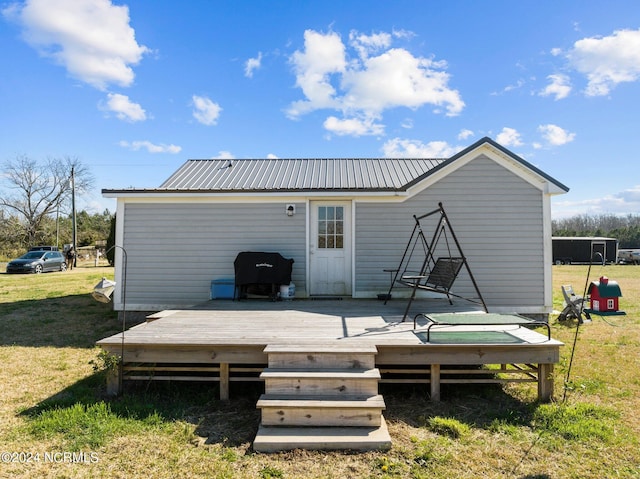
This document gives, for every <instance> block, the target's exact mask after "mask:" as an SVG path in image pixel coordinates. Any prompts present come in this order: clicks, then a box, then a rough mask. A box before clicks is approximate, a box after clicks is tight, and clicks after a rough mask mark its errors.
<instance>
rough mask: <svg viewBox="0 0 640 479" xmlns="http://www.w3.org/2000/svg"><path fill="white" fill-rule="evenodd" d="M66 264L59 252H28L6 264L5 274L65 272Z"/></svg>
mask: <svg viewBox="0 0 640 479" xmlns="http://www.w3.org/2000/svg"><path fill="white" fill-rule="evenodd" d="M66 269H67V263H66V262H65V259H64V256H63V255H62V253H61V252H60V251H46V250H39V251H29V252H28V253H25V254H23V255H22V256H20V257H19V258H17V259H14V260H13V261H10V262H9V263H8V264H7V273H43V272H45V271H65V270H66Z"/></svg>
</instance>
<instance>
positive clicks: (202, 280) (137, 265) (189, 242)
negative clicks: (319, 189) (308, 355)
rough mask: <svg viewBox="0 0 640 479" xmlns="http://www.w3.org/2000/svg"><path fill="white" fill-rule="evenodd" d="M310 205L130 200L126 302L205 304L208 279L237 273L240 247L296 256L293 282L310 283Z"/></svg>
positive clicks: (136, 306) (127, 208)
mask: <svg viewBox="0 0 640 479" xmlns="http://www.w3.org/2000/svg"><path fill="white" fill-rule="evenodd" d="M305 214H306V211H305V204H304V203H297V204H296V214H295V215H294V216H287V215H286V214H285V205H284V204H282V203H273V204H270V203H245V204H230V203H222V204H221V203H166V202H159V203H127V204H126V205H125V215H124V245H125V249H126V250H127V257H128V266H127V292H126V293H127V303H128V304H129V305H131V308H132V309H139V310H144V309H149V310H155V309H160V308H167V307H171V306H179V305H191V304H197V303H201V302H205V301H207V300H208V299H209V296H210V286H211V281H212V280H214V279H220V278H233V277H234V267H233V261H234V260H235V258H236V256H237V254H238V253H240V252H242V251H266V252H277V253H280V254H281V255H282V256H284V257H285V258H293V259H294V261H295V263H294V264H293V273H292V281H293V282H294V283H295V284H296V288H300V289H301V290H304V289H305V270H304V267H305V262H306V248H305V244H306V243H305Z"/></svg>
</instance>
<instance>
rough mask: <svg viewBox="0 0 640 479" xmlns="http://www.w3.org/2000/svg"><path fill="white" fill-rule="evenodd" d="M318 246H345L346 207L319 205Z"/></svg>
mask: <svg viewBox="0 0 640 479" xmlns="http://www.w3.org/2000/svg"><path fill="white" fill-rule="evenodd" d="M318 248H327V249H329V248H330V249H336V248H340V249H341V248H344V207H342V206H319V207H318Z"/></svg>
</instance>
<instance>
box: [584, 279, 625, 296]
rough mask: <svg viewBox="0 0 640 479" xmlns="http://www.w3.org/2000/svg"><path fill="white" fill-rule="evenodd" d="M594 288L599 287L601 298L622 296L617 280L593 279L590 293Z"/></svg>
mask: <svg viewBox="0 0 640 479" xmlns="http://www.w3.org/2000/svg"><path fill="white" fill-rule="evenodd" d="M593 288H597V289H598V296H600V297H601V298H619V297H620V296H622V291H620V286H619V285H618V283H617V281H612V280H607V281H592V282H591V284H590V285H589V294H592V291H593Z"/></svg>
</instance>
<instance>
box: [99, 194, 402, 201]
mask: <svg viewBox="0 0 640 479" xmlns="http://www.w3.org/2000/svg"><path fill="white" fill-rule="evenodd" d="M103 196H104V197H105V198H116V199H117V200H118V201H124V202H125V203H265V202H267V203H278V202H282V201H287V202H304V201H307V200H312V201H315V200H328V199H330V200H336V201H338V200H344V201H350V200H354V199H370V200H371V201H381V200H382V201H384V200H386V199H394V198H398V197H400V196H406V195H404V194H402V193H401V192H397V191H317V192H316V191H313V192H309V191H305V192H299V193H284V192H268V193H199V192H190V193H175V192H172V193H162V192H154V193H151V192H136V193H134V194H132V193H114V194H106V193H105V194H103Z"/></svg>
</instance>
